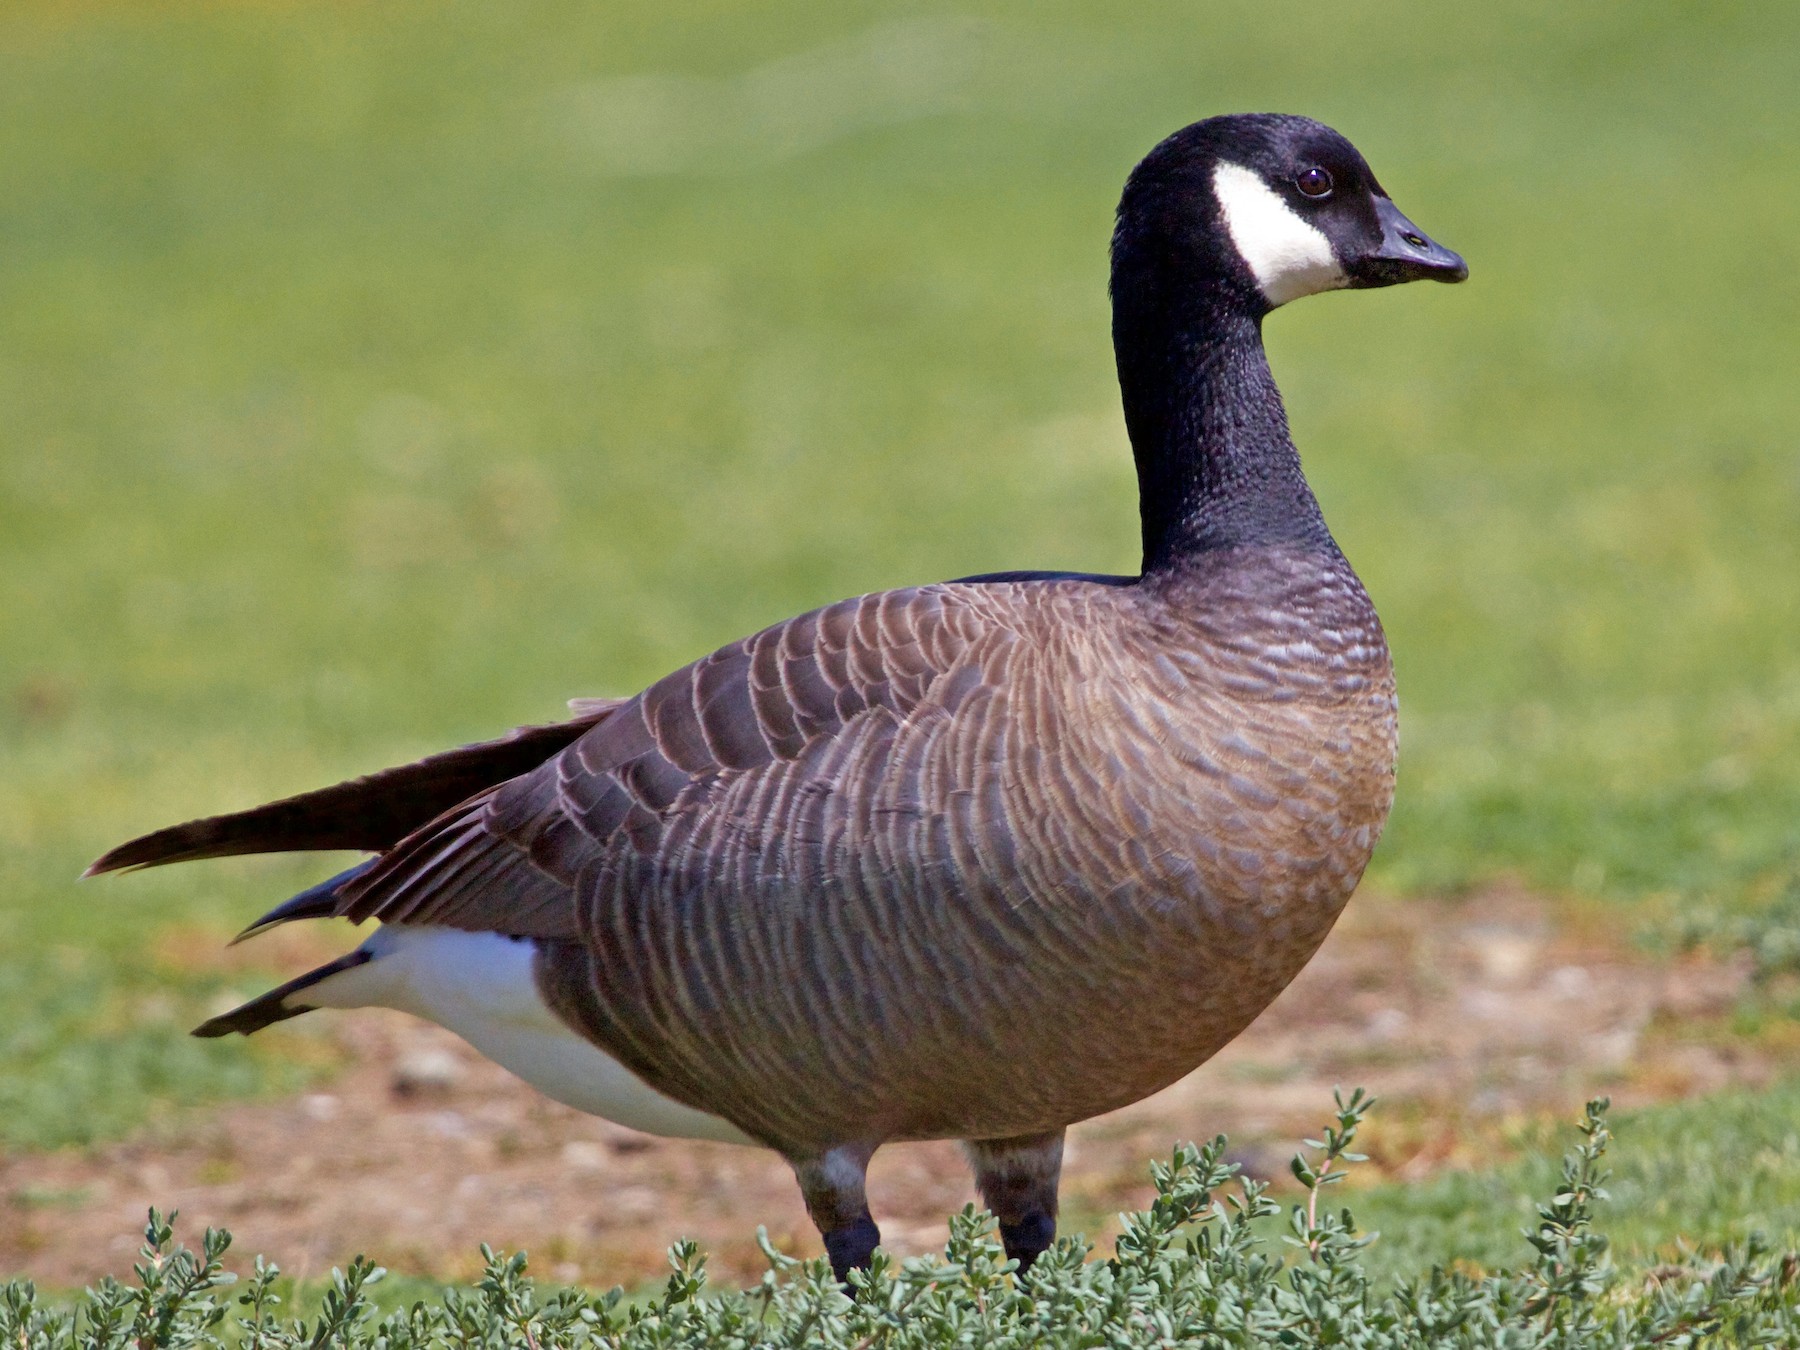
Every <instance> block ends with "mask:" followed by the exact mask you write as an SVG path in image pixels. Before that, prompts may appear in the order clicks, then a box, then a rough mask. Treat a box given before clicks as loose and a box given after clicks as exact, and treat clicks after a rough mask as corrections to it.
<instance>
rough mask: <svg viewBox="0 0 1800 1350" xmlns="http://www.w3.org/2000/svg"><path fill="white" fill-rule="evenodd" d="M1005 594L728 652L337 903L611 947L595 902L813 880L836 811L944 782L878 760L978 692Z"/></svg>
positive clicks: (909, 809)
mask: <svg viewBox="0 0 1800 1350" xmlns="http://www.w3.org/2000/svg"><path fill="white" fill-rule="evenodd" d="M1016 589H1017V588H1013V587H1005V588H986V587H958V586H930V587H922V588H918V589H914V590H904V591H887V592H879V593H876V594H872V595H867V596H862V597H859V598H856V599H852V600H846V601H843V602H840V603H839V604H835V605H832V606H829V607H827V608H825V609H821V610H816V611H813V612H811V613H808V614H804V615H801V616H799V617H797V618H794V619H790V620H788V621H787V622H785V623H781V624H777V625H775V626H774V627H772V628H767V629H764V630H763V631H762V632H760V633H757V634H754V635H753V636H751V637H748V638H745V639H743V640H742V641H739V642H735V643H732V644H731V645H729V646H726V647H723V648H721V649H720V650H718V651H716V652H714V653H712V654H711V655H710V656H707V657H705V658H703V659H702V660H700V661H697V662H695V663H694V664H692V665H690V666H687V667H684V668H683V669H681V670H678V671H676V672H674V673H673V674H671V675H669V676H667V677H666V678H664V679H663V680H661V681H659V682H657V683H656V684H654V685H652V686H651V687H650V688H649V689H647V690H645V691H644V692H643V693H642V694H640V695H638V696H637V697H636V698H633V699H630V700H627V701H626V702H624V703H623V704H621V705H620V706H618V707H617V708H614V709H610V710H609V711H608V713H607V715H606V716H605V717H603V718H602V719H600V720H599V721H598V722H597V723H596V724H595V725H594V726H593V727H592V728H591V729H590V730H588V731H587V732H585V734H583V735H582V736H581V737H580V738H579V739H578V740H576V741H574V742H573V743H572V744H570V745H569V746H567V748H565V749H563V750H562V751H561V752H560V753H558V754H556V755H555V756H554V757H552V758H550V759H548V760H547V761H546V762H544V763H543V764H541V765H540V766H539V767H537V768H535V769H533V770H531V771H530V772H527V773H525V774H523V775H522V776H520V777H517V778H514V779H511V780H510V781H507V782H504V783H501V784H498V785H496V786H493V787H490V788H488V789H486V790H484V791H482V792H480V793H478V794H476V795H475V796H473V797H471V798H470V799H468V800H466V801H464V802H461V803H459V804H458V805H456V806H455V807H454V808H452V809H450V810H448V811H446V812H444V813H443V814H442V815H440V816H439V817H437V818H436V819H434V820H432V821H431V822H430V823H429V824H427V825H425V826H424V827H422V828H420V829H418V830H415V831H414V832H413V833H412V834H410V835H408V836H407V837H406V838H405V839H402V840H401V841H399V843H398V844H396V845H395V846H394V847H393V848H391V849H390V850H389V851H388V852H387V853H386V854H384V855H383V856H382V857H381V858H380V859H379V860H378V861H376V862H375V864H374V865H373V866H372V867H370V868H369V869H368V870H367V871H365V872H362V873H359V874H357V875H355V876H353V877H351V878H349V879H348V880H347V881H346V882H345V884H344V885H343V886H341V887H340V888H339V889H338V891H337V897H336V912H337V913H338V914H340V915H343V916H344V917H348V918H351V919H355V920H362V919H368V918H376V919H380V920H382V921H383V922H385V923H409V924H443V925H447V926H451V927H458V928H466V929H475V930H482V931H492V932H499V933H505V934H508V935H512V936H519V937H535V938H549V939H575V940H580V941H582V942H584V943H586V944H588V945H593V944H596V943H603V944H605V945H607V946H609V947H611V946H614V945H615V944H617V943H618V942H619V941H620V940H621V938H620V933H619V922H620V920H619V916H617V915H614V916H613V917H612V918H611V919H608V918H607V916H606V915H605V914H603V913H602V912H601V911H603V910H605V909H606V908H607V906H608V904H609V903H611V901H609V899H608V897H617V896H619V895H621V894H639V895H647V894H650V893H652V892H656V891H662V892H665V893H668V892H670V889H671V887H672V888H673V892H674V893H675V894H679V893H682V892H684V891H688V890H703V891H708V892H711V893H714V894H715V895H716V894H719V893H726V892H731V891H732V890H733V889H734V887H735V889H736V890H737V891H739V892H741V893H744V894H748V893H750V892H751V891H754V890H756V889H757V888H758V887H759V886H764V885H767V884H777V885H780V884H784V883H787V882H792V883H793V884H795V885H797V886H800V887H801V888H802V889H805V888H807V887H814V888H816V887H817V886H819V885H826V886H828V885H829V884H830V878H829V877H828V876H826V875H822V874H823V873H828V872H829V871H830V870H831V868H832V867H833V859H832V856H831V855H832V849H833V846H834V840H835V839H837V838H838V837H839V836H841V834H842V831H843V829H844V827H845V824H846V821H847V820H849V819H850V818H852V817H855V816H857V815H859V814H862V815H865V816H866V815H867V814H868V813H869V812H870V811H871V810H885V811H887V812H890V813H893V814H896V815H899V816H910V817H917V816H919V815H921V814H923V813H926V812H928V811H929V810H931V809H933V808H932V806H931V804H930V803H929V802H928V801H927V800H926V798H927V796H928V795H929V793H930V791H931V790H932V789H933V787H936V788H939V789H947V788H949V787H950V786H951V785H950V784H949V783H947V782H936V783H928V782H927V781H926V772H925V766H924V764H923V763H922V762H920V761H915V762H914V763H913V764H912V765H911V766H910V767H907V766H894V765H892V764H889V763H887V762H886V760H887V758H888V757H889V755H890V754H891V752H892V751H893V749H894V747H895V746H896V745H897V744H899V743H900V742H901V741H908V740H910V741H912V742H915V743H922V742H923V740H924V739H927V738H922V737H919V736H917V735H914V736H911V737H908V736H906V735H905V733H906V732H907V730H908V729H909V728H912V729H913V730H915V731H916V730H917V729H918V724H919V723H922V722H933V723H947V722H949V721H951V720H953V719H955V718H957V716H958V714H959V713H960V712H962V711H963V710H964V709H965V708H966V705H968V704H969V703H970V702H971V700H979V699H981V698H982V697H983V696H984V691H991V689H992V687H993V685H994V683H995V681H996V680H997V679H998V678H999V677H1000V674H1001V667H1002V666H1003V665H1004V655H1003V654H1004V652H1005V650H1006V649H1007V648H1008V647H1009V645H1010V644H1011V642H1012V641H1013V640H1014V639H1015V637H1016V634H1015V633H1013V632H1012V631H1011V629H1010V628H1009V626H1008V624H1007V623H1006V621H1005V617H1006V616H1005V611H1006V610H1007V608H1008V606H1007V605H1006V604H1005V603H1004V601H1002V600H1000V598H999V595H998V594H997V592H998V591H1002V590H1004V591H1009V592H1014V593H1016ZM982 593H985V596H984V598H982V599H980V600H975V599H972V597H975V596H977V595H980V594H982ZM896 770H898V771H896ZM937 776H938V777H939V778H942V777H943V776H944V775H943V774H942V772H941V765H940V766H939V768H938V773H937ZM877 797H879V798H880V799H881V801H880V803H879V804H878V803H877V802H876V801H875V799H876V798H877ZM869 861H870V860H868V859H863V860H860V861H859V862H857V863H855V864H854V865H856V866H863V865H866V864H868V863H869ZM803 872H804V873H808V874H810V875H807V876H801V875H798V874H799V873H803ZM684 876H685V877H686V878H688V879H689V881H691V883H692V885H691V886H686V887H684V886H683V885H682V884H681V880H680V879H681V878H682V877H684ZM641 936H643V940H644V941H645V942H650V943H653V942H654V941H655V940H656V939H655V936H654V934H649V935H641Z"/></svg>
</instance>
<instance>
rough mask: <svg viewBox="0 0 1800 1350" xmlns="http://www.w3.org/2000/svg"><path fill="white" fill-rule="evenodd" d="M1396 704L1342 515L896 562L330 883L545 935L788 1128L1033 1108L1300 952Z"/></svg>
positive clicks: (811, 1129)
mask: <svg viewBox="0 0 1800 1350" xmlns="http://www.w3.org/2000/svg"><path fill="white" fill-rule="evenodd" d="M1395 736H1396V733H1395V702H1394V686H1393V677H1392V669H1391V666H1390V663H1389V659H1388V653H1387V647H1386V643H1385V641H1384V640H1383V637H1382V633H1381V628H1380V624H1379V621H1378V620H1377V619H1376V616H1375V613H1374V610H1373V608H1372V606H1371V605H1370V604H1369V601H1368V598H1367V596H1366V594H1365V593H1364V591H1363V589H1362V586H1361V584H1360V583H1359V582H1358V581H1357V579H1356V577H1355V575H1354V573H1353V572H1352V571H1351V570H1350V568H1349V566H1348V564H1347V563H1345V562H1344V560H1343V558H1342V557H1341V555H1339V554H1337V553H1336V551H1335V549H1333V548H1330V547H1329V546H1328V547H1327V549H1326V550H1325V551H1323V552H1322V551H1321V550H1320V549H1319V548H1317V547H1310V546H1309V547H1297V546H1294V547H1283V546H1259V547H1245V548H1237V549H1226V550H1219V551H1217V552H1215V553H1211V554H1202V555H1200V556H1199V557H1198V558H1196V559H1193V560H1191V561H1190V562H1189V563H1187V564H1185V565H1184V566H1183V567H1182V568H1181V569H1180V570H1179V571H1177V572H1175V573H1172V574H1168V575H1158V576H1152V577H1148V578H1146V579H1144V580H1143V581H1141V582H1138V583H1135V584H1133V585H1129V586H1119V585H1109V584H1101V583H1098V582H1096V581H1093V580H1085V579H1080V578H1068V579H1053V580H1039V581H1001V582H986V583H981V584H957V583H951V584H946V585H939V586H926V587H922V588H918V589H913V590H902V591H891V592H884V593H879V594H875V595H869V596H864V597H861V598H859V599H854V600H847V601H844V602H842V603H840V604H837V605H833V606H830V607H828V608H826V609H823V610H819V611H815V612H813V613H811V614H806V615H802V616H800V617H798V618H795V619H792V620H789V621H788V622H786V623H782V624H778V625H776V626H774V627H772V628H768V629H765V630H764V631H762V632H760V633H758V634H755V635H754V636H752V637H749V638H746V639H744V640H743V641H741V642H738V643H734V644H732V645H730V646H728V647H725V648H723V649H721V650H720V651H718V652H715V653H714V654H712V655H711V656H708V657H706V658H705V659H703V660H701V661H699V662H696V663H695V664H693V665H691V666H688V667H686V668H685V669H683V670H680V671H677V672H675V673H674V674H672V675H670V676H668V677H667V678H666V679H664V680H662V681H660V682H658V683H657V684H655V685H653V686H652V687H651V688H649V689H648V690H646V691H645V692H644V693H643V694H641V695H639V696H638V697H637V698H635V699H632V700H629V701H627V702H625V703H623V704H622V705H620V706H619V707H618V708H617V709H616V710H614V711H612V712H610V713H609V715H607V716H606V717H605V718H604V719H603V720H601V721H599V722H598V723H597V724H596V725H595V726H594V727H593V728H592V729H591V730H589V731H587V732H586V733H585V734H584V735H582V736H581V738H580V739H579V740H577V741H575V742H574V743H573V744H571V745H570V746H568V748H566V749H564V750H563V751H561V752H560V753H559V754H558V755H556V756H555V757H554V758H552V759H551V760H549V761H548V762H546V763H545V764H543V765H542V766H541V767H540V768H538V769H536V770H534V771H532V772H530V773H527V774H525V775H524V776H522V777H520V778H516V779H513V780H512V781H510V782H507V783H504V784H502V785H500V786H499V787H497V788H494V789H491V790H489V791H487V792H485V793H483V794H482V795H480V796H479V797H477V798H475V799H474V800H472V801H471V802H469V803H466V804H464V805H463V806H461V807H459V808H457V809H455V810H452V811H450V812H448V813H447V814H446V815H444V816H443V817H440V818H439V819H438V820H436V821H434V822H433V823H432V824H430V825H429V826H426V827H425V828H423V829H421V830H419V831H417V832H415V833H414V834H413V835H412V836H410V837H409V838H407V839H406V840H404V841H402V842H401V843H400V844H399V845H398V846H397V847H395V848H394V849H393V850H391V851H390V852H389V853H388V854H386V855H385V856H384V857H383V858H382V859H381V860H380V861H379V862H378V863H377V864H376V865H375V866H374V867H373V868H372V869H371V870H370V871H369V872H368V873H366V874H364V875H362V876H360V877H357V878H355V879H354V880H352V881H351V882H350V883H348V884H347V885H346V887H345V888H344V890H343V892H342V893H341V898H340V912H342V913H346V914H348V915H350V916H351V917H354V918H366V917H377V918H380V919H382V920H384V921H386V922H418V923H423V922H430V923H441V924H450V925H454V926H460V927H468V928H480V929H490V930H494V931H500V932H506V933H513V934H519V935H526V936H531V937H534V938H536V939H538V944H537V946H538V956H537V966H536V970H537V978H538V982H539V987H540V990H541V992H542V993H543V994H544V996H545V998H546V1000H547V1001H548V1002H549V1003H550V1005H551V1006H552V1007H553V1008H554V1009H555V1010H556V1011H557V1013H558V1015H559V1016H560V1017H562V1018H563V1019H564V1020H565V1021H566V1022H568V1023H569V1024H570V1025H571V1026H572V1027H574V1028H576V1029H577V1030H578V1031H579V1032H580V1033H581V1034H582V1035H584V1036H586V1037H587V1038H589V1039H590V1040H591V1041H593V1042H594V1043H595V1044H596V1045H598V1046H599V1047H600V1048H601V1049H603V1050H605V1051H606V1052H607V1053H609V1054H611V1055H613V1056H615V1057H616V1058H618V1059H619V1060H621V1061H622V1062H624V1063H625V1064H626V1065H628V1066H629V1067H630V1068H632V1069H633V1070H634V1071H635V1072H637V1073H638V1074H639V1075H641V1076H642V1077H643V1078H644V1079H645V1080H646V1081H647V1082H649V1083H650V1084H651V1085H652V1086H653V1087H655V1088H657V1089H658V1090H659V1091H662V1092H664V1093H666V1094H668V1095H669V1096H671V1097H673V1098H675V1099H677V1100H679V1101H682V1102H684V1103H687V1104H688V1105H691V1106H694V1107H697V1108H699V1109H701V1110H705V1111H709V1112H713V1113H715V1114H717V1115H720V1116H723V1117H725V1118H726V1119H728V1120H730V1121H732V1122H733V1123H734V1124H736V1125H738V1126H739V1127H740V1128H742V1129H743V1130H744V1131H745V1132H747V1133H748V1134H750V1135H752V1136H753V1137H755V1138H758V1139H760V1140H762V1141H764V1142H766V1143H768V1144H770V1145H771V1146H773V1147H775V1148H777V1149H779V1150H781V1151H782V1152H784V1153H785V1154H787V1155H788V1156H789V1157H791V1158H805V1157H816V1156H819V1155H820V1154H821V1153H823V1152H824V1151H826V1150H828V1149H831V1148H834V1147H838V1146H841V1145H844V1144H846V1143H850V1142H866V1143H870V1144H874V1143H879V1142H881V1141H884V1140H889V1139H918V1138H945V1137H951V1138H964V1139H994V1138H1003V1137H1009V1136H1016V1135H1027V1134H1035V1133H1039V1132H1043V1131H1048V1130H1054V1129H1058V1128H1060V1127H1062V1126H1063V1125H1066V1124H1068V1123H1071V1122H1073V1121H1076V1120H1080V1119H1085V1118H1087V1117H1089V1116H1092V1115H1096V1114H1098V1113H1100V1112H1103V1111H1106V1110H1110V1109H1112V1108H1115V1107H1118V1106H1122V1105H1125V1104H1126V1103H1129V1102H1131V1101H1135V1100H1137V1099H1139V1098H1141V1097H1143V1096H1146V1095H1148V1094H1149V1093H1151V1092H1154V1091H1156V1090H1157V1089H1159V1088H1161V1087H1163V1086H1165V1085H1166V1084H1168V1083H1170V1082H1172V1081H1174V1080H1175V1079H1176V1078H1178V1077H1180V1076H1182V1075H1183V1074H1185V1073H1187V1072H1188V1071H1189V1070H1191V1069H1193V1068H1194V1067H1195V1066H1196V1065H1198V1064H1200V1063H1201V1062H1202V1061H1204V1060H1205V1059H1206V1058H1207V1057H1209V1056H1210V1055H1211V1054H1213V1053H1214V1052H1215V1051H1216V1050H1217V1049H1219V1048H1220V1047H1221V1046H1223V1045H1224V1044H1225V1043H1226V1042H1227V1041H1229V1040H1230V1039H1231V1038H1232V1037H1233V1036H1234V1035H1236V1033H1237V1032H1238V1031H1240V1030H1241V1029H1242V1028H1243V1027H1244V1026H1245V1025H1247V1024H1248V1023H1249V1022H1250V1020H1251V1019H1252V1018H1254V1017H1255V1016H1256V1014H1257V1013H1258V1012H1260V1011H1261V1010H1262V1009H1263V1008H1264V1007H1265V1006H1266V1005H1267V1004H1268V1003H1269V1001H1270V1000H1271V999H1273V998H1274V996H1275V995H1276V994H1277V993H1278V992H1279V991H1280V990H1281V989H1282V988H1283V987H1284V986H1285V985H1286V984H1287V983H1288V981H1289V980H1290V979H1292V977H1293V976H1294V975H1295V974H1296V973H1297V972H1298V970H1299V969H1300V967H1301V966H1302V965H1303V964H1304V963H1305V961H1306V960H1307V958H1308V957H1310V956H1311V954H1312V953H1313V951H1314V950H1315V949H1316V948H1317V946H1318V944H1319V943H1320V942H1321V941H1322V940H1323V938H1324V936H1325V934H1326V933H1327V932H1328V931H1329V929H1330V927H1331V924H1332V923H1333V921H1334V920H1335V918H1336V916H1337V914H1338V912H1339V911H1340V909H1341V908H1342V906H1343V903H1344V901H1345V900H1346V899H1347V898H1348V897H1349V895H1350V893H1351V891H1352V890H1353V889H1354V888H1355V885H1356V883H1357V881H1358V879H1359V878H1360V876H1361V874H1362V871H1363V868H1364V866H1365V865H1366V863H1367V862H1368V859H1369V856H1370V853H1371V851H1372V850H1373V848H1374V845H1375V841H1376V839H1377V837H1378V835H1379V833H1380V830H1381V827H1382V824H1383V822H1384V820H1385V818H1386V816H1387V812H1388V807H1389V804H1390V802H1391V800H1392V795H1393V781H1394V780H1393V774H1394V763H1395V750H1396V743H1395Z"/></svg>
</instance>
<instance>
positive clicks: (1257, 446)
mask: <svg viewBox="0 0 1800 1350" xmlns="http://www.w3.org/2000/svg"><path fill="white" fill-rule="evenodd" d="M1131 264H1132V260H1131V259H1129V258H1116V259H1115V267H1114V273H1113V348H1114V351H1115V354H1116V356H1117V358H1118V365H1119V387H1120V390H1121V392H1122V394H1123V396H1124V403H1125V426H1126V430H1127V431H1128V432H1129V434H1130V436H1131V449H1132V454H1133V456H1134V458H1135V459H1136V460H1137V472H1138V509H1139V514H1140V517H1141V519H1142V522H1143V531H1144V571H1145V573H1146V574H1149V573H1152V572H1160V571H1168V570H1171V569H1173V568H1177V567H1179V566H1180V565H1181V563H1182V562H1183V561H1184V560H1187V559H1190V558H1192V557H1194V556H1196V555H1197V554H1200V553H1203V552H1206V551H1208V550H1211V549H1219V548H1230V547H1233V546H1235V545H1243V544H1269V543H1301V544H1308V543H1310V544H1317V545H1319V546H1321V547H1324V548H1327V549H1331V548H1335V547H1336V546H1335V545H1334V544H1333V543H1332V540H1331V534H1330V532H1329V531H1328V530H1327V529H1326V528H1325V519H1324V517H1323V516H1322V515H1321V514H1320V512H1319V503H1318V501H1317V500H1316V499H1315V498H1314V497H1313V494H1312V490H1311V489H1310V488H1309V487H1308V486H1307V485H1306V478H1305V476H1304V475H1303V474H1302V473H1301V470H1300V454H1299V452H1298V451H1297V450H1296V449H1295V448H1294V442H1293V438H1292V437H1291V436H1290V435H1289V434H1288V424H1287V413H1286V411H1285V410H1284V409H1283V407H1282V404H1281V393H1280V391H1279V390H1277V389H1276V387H1275V377H1274V376H1273V375H1272V374H1271V373H1270V371H1269V360H1268V356H1267V355H1266V354H1265V352H1264V351H1263V343H1262V314H1263V312H1264V307H1263V306H1261V305H1260V296H1257V297H1254V298H1252V297H1251V296H1250V295H1248V294H1246V293H1245V291H1244V289H1243V287H1242V286H1241V284H1235V283H1233V282H1232V281H1230V280H1226V279H1223V278H1220V279H1218V280H1216V281H1215V280H1212V279H1209V278H1206V277H1195V276H1193V275H1191V274H1189V275H1186V276H1176V275H1173V273H1174V272H1175V271H1176V269H1173V268H1166V267H1147V268H1139V267H1134V266H1132V265H1131Z"/></svg>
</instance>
